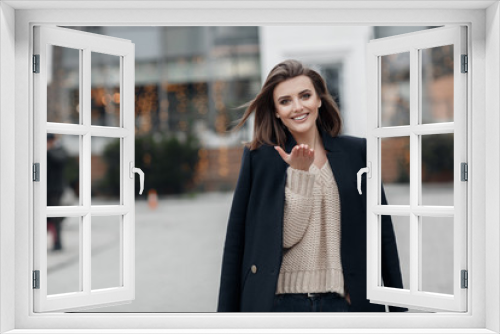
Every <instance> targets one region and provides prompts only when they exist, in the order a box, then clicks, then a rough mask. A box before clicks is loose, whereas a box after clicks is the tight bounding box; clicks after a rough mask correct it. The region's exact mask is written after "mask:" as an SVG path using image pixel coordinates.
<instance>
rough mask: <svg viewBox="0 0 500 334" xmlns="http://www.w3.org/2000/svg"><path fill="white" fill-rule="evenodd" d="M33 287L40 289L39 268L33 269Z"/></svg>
mask: <svg viewBox="0 0 500 334" xmlns="http://www.w3.org/2000/svg"><path fill="white" fill-rule="evenodd" d="M33 289H40V270H33Z"/></svg>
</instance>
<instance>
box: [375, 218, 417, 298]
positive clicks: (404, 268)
mask: <svg viewBox="0 0 500 334" xmlns="http://www.w3.org/2000/svg"><path fill="white" fill-rule="evenodd" d="M387 217H389V218H390V219H391V220H392V226H393V229H394V235H395V237H396V247H397V252H398V257H399V266H400V270H401V275H402V278H403V289H407V290H409V289H410V217H409V216H381V217H380V218H381V219H386V218H387ZM380 245H381V246H382V235H381V240H380ZM379 268H382V266H381V265H380V266H379ZM379 275H380V277H382V273H379Z"/></svg>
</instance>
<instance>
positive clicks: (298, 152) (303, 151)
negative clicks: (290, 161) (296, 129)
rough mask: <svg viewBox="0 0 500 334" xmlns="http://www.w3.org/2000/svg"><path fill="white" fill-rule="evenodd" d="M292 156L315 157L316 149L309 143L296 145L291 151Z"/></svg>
mask: <svg viewBox="0 0 500 334" xmlns="http://www.w3.org/2000/svg"><path fill="white" fill-rule="evenodd" d="M290 155H291V158H305V159H311V158H313V157H314V150H313V149H312V148H311V149H310V148H309V145H305V144H300V145H296V146H295V147H294V148H293V150H292V152H291V153H290Z"/></svg>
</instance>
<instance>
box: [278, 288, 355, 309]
mask: <svg viewBox="0 0 500 334" xmlns="http://www.w3.org/2000/svg"><path fill="white" fill-rule="evenodd" d="M271 311H272V312H349V304H348V303H347V300H345V298H344V297H342V296H341V295H339V294H338V293H335V292H332V293H312V294H307V293H285V294H280V295H276V296H274V304H273V308H272V310H271Z"/></svg>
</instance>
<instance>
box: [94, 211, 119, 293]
mask: <svg viewBox="0 0 500 334" xmlns="http://www.w3.org/2000/svg"><path fill="white" fill-rule="evenodd" d="M121 220H122V217H121V216H106V217H100V216H92V260H91V261H92V290H95V289H104V288H113V287H119V286H122V283H121V251H122V249H121V248H122V241H121V233H122V232H121V229H122V222H121Z"/></svg>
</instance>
